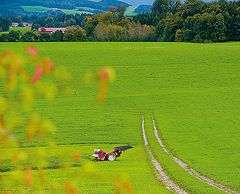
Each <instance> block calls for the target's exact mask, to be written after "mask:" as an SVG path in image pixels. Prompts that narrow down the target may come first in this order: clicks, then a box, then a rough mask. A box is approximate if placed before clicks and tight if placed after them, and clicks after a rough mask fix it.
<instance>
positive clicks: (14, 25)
mask: <svg viewBox="0 0 240 194" xmlns="http://www.w3.org/2000/svg"><path fill="white" fill-rule="evenodd" d="M18 26H19V24H18V23H12V25H11V27H12V28H17V27H18Z"/></svg>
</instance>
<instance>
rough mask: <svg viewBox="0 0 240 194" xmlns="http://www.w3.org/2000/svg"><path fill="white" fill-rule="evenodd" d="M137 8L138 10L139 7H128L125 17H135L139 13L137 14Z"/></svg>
mask: <svg viewBox="0 0 240 194" xmlns="http://www.w3.org/2000/svg"><path fill="white" fill-rule="evenodd" d="M136 8H137V7H135V6H129V7H127V8H126V11H125V13H124V15H125V16H135V15H137V13H136V12H135V9H136Z"/></svg>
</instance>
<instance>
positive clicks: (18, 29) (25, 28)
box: [9, 27, 31, 32]
mask: <svg viewBox="0 0 240 194" xmlns="http://www.w3.org/2000/svg"><path fill="white" fill-rule="evenodd" d="M30 30H31V28H30V27H16V28H9V32H10V31H20V32H27V31H30Z"/></svg>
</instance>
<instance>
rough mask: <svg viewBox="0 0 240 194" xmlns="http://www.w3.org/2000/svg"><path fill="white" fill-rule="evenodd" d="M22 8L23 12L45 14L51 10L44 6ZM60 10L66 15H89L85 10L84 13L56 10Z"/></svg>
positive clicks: (71, 10) (73, 10) (74, 10)
mask: <svg viewBox="0 0 240 194" xmlns="http://www.w3.org/2000/svg"><path fill="white" fill-rule="evenodd" d="M22 8H23V9H24V11H25V12H30V13H31V12H46V11H49V10H51V9H53V8H49V7H44V6H22ZM58 10H61V11H62V12H64V13H66V14H73V15H74V14H77V13H78V14H84V13H86V14H91V12H88V11H90V10H89V9H86V11H78V10H77V9H60V8H59V9H58Z"/></svg>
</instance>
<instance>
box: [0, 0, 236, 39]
mask: <svg viewBox="0 0 240 194" xmlns="http://www.w3.org/2000/svg"><path fill="white" fill-rule="evenodd" d="M124 12H125V8H124V7H119V8H114V7H111V8H109V12H107V13H100V14H96V15H79V14H76V15H75V16H73V15H66V14H60V15H58V16H56V17H39V16H31V17H27V16H25V17H26V18H21V17H20V18H19V17H18V18H16V17H15V18H11V17H9V18H0V29H2V30H3V31H6V29H7V28H8V26H9V24H10V23H11V22H13V21H14V22H16V20H17V19H19V20H20V19H22V20H24V21H29V22H32V23H33V30H32V31H31V32H24V33H22V32H10V33H2V34H1V35H0V41H169V42H172V41H177V42H224V41H239V40H240V1H239V0H238V1H234V2H227V1H225V0H220V1H218V2H210V3H206V2H203V1H201V0H187V1H185V2H184V3H181V1H179V0H156V1H155V3H154V4H153V7H152V11H151V13H145V14H139V15H137V16H135V17H125V16H124ZM3 20H5V22H2V21H3ZM67 26H72V27H69V29H71V30H68V31H67V32H66V33H64V34H61V35H60V33H61V32H58V34H57V35H56V34H55V33H54V34H52V35H49V34H45V33H44V34H42V33H39V32H37V31H36V30H34V29H38V28H39V27H67ZM74 26H75V27H74ZM73 29H74V30H73ZM72 31H74V33H80V34H81V35H80V36H78V38H74V36H73V34H74V33H72ZM70 32H71V33H72V34H71V35H69V34H68V33H70ZM57 37H58V38H57ZM80 37H81V38H80Z"/></svg>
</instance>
